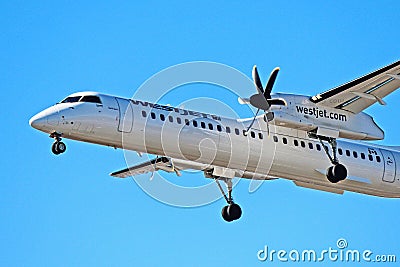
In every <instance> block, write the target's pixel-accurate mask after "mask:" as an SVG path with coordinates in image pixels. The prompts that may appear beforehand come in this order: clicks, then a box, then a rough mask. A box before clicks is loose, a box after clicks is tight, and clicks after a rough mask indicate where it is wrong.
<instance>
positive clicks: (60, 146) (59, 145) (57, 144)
mask: <svg viewBox="0 0 400 267" xmlns="http://www.w3.org/2000/svg"><path fill="white" fill-rule="evenodd" d="M50 138H54V140H55V141H54V143H53V145H52V146H51V151H52V152H53V153H54V154H55V155H59V154H62V153H64V152H65V150H67V146H66V145H65V144H64V143H63V142H61V140H62V139H61V134H59V133H52V134H51V135H50Z"/></svg>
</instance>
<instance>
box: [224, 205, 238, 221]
mask: <svg viewBox="0 0 400 267" xmlns="http://www.w3.org/2000/svg"><path fill="white" fill-rule="evenodd" d="M221 214H222V218H223V219H224V220H225V221H227V222H232V221H236V220H238V219H239V218H240V217H241V216H242V209H241V208H240V206H239V205H238V204H235V203H232V204H229V205H228V206H225V207H223V208H222V211H221Z"/></svg>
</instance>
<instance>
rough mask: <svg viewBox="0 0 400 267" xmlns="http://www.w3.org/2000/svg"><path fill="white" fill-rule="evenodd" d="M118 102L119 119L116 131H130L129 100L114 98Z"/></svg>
mask: <svg viewBox="0 0 400 267" xmlns="http://www.w3.org/2000/svg"><path fill="white" fill-rule="evenodd" d="M115 99H116V100H117V103H118V110H119V120H118V131H119V132H123V133H130V132H131V131H132V125H133V108H132V104H131V101H129V100H126V99H122V98H117V97H116V98H115Z"/></svg>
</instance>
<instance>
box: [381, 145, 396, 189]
mask: <svg viewBox="0 0 400 267" xmlns="http://www.w3.org/2000/svg"><path fill="white" fill-rule="evenodd" d="M380 151H381V153H382V157H383V166H384V167H383V177H382V180H383V181H384V182H388V183H393V182H394V180H395V178H396V160H395V158H394V155H393V153H392V152H390V151H387V150H384V149H381V150H380Z"/></svg>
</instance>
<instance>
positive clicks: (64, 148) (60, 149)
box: [56, 142, 67, 153]
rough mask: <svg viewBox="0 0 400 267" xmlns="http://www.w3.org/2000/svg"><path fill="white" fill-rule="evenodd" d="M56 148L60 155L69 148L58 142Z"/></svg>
mask: <svg viewBox="0 0 400 267" xmlns="http://www.w3.org/2000/svg"><path fill="white" fill-rule="evenodd" d="M56 147H57V150H58V152H59V153H64V152H65V150H67V146H66V145H65V144H64V143H63V142H56Z"/></svg>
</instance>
